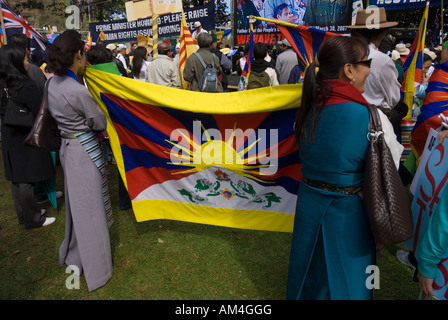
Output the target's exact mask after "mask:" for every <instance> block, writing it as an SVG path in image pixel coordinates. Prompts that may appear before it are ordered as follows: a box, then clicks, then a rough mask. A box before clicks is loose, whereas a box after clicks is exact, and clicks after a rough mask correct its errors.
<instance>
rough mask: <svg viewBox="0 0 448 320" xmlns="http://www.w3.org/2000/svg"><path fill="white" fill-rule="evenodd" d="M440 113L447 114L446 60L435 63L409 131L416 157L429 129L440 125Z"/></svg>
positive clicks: (447, 66) (447, 68)
mask: <svg viewBox="0 0 448 320" xmlns="http://www.w3.org/2000/svg"><path fill="white" fill-rule="evenodd" d="M441 113H443V114H444V115H445V116H448V62H445V63H439V64H437V65H436V67H435V69H434V71H433V73H432V75H431V78H430V79H429V84H428V88H426V96H425V99H424V100H423V103H422V107H421V108H420V114H419V115H418V117H417V122H416V123H415V125H414V128H413V130H412V132H411V147H412V151H413V153H414V156H415V157H416V158H417V159H418V158H420V156H421V155H422V152H423V149H424V147H425V143H426V138H427V137H428V133H429V131H430V129H431V128H433V129H435V130H437V129H438V128H439V127H440V126H441V125H442V120H440V119H439V118H438V115H439V114H441Z"/></svg>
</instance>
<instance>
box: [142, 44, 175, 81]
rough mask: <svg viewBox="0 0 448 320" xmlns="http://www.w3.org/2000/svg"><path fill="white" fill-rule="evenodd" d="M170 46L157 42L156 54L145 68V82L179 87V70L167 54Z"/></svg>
mask: <svg viewBox="0 0 448 320" xmlns="http://www.w3.org/2000/svg"><path fill="white" fill-rule="evenodd" d="M170 50H171V46H170V45H168V44H167V43H165V42H159V44H158V55H157V58H155V59H154V60H153V61H152V62H151V63H150V64H149V65H148V67H147V68H146V82H149V83H154V84H158V85H162V86H166V87H173V88H180V87H181V82H180V77H179V70H178V69H177V68H176V65H175V63H174V62H173V59H172V58H171V57H170V56H169V54H170V53H171V52H170Z"/></svg>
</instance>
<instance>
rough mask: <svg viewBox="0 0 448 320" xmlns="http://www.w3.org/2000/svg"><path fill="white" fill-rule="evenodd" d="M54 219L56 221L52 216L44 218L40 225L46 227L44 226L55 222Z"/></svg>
mask: <svg viewBox="0 0 448 320" xmlns="http://www.w3.org/2000/svg"><path fill="white" fill-rule="evenodd" d="M55 221H56V218H53V217H50V218H45V222H44V224H43V225H42V227H46V226H48V225H50V224H52V223H53V222H55Z"/></svg>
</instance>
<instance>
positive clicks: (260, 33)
mask: <svg viewBox="0 0 448 320" xmlns="http://www.w3.org/2000/svg"><path fill="white" fill-rule="evenodd" d="M352 6H353V1H352V0H336V1H329V0H323V1H310V0H265V1H262V0H234V7H235V8H236V14H235V23H234V25H235V26H236V40H235V42H236V44H245V43H248V42H249V34H250V30H249V18H248V17H249V16H255V17H261V18H264V19H268V20H278V21H282V22H287V23H290V24H294V25H303V26H311V27H314V28H318V29H320V30H322V31H329V32H345V31H346V28H345V26H348V25H351V24H352V14H353V7H352ZM268 20H264V21H263V20H257V22H256V23H254V25H253V28H254V42H263V43H267V44H275V43H276V42H277V41H280V40H281V39H283V35H282V33H281V32H280V31H279V30H278V28H277V27H276V25H275V24H274V23H272V22H270V21H268Z"/></svg>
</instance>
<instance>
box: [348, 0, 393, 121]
mask: <svg viewBox="0 0 448 320" xmlns="http://www.w3.org/2000/svg"><path fill="white" fill-rule="evenodd" d="M377 10H379V14H380V19H379V21H383V22H382V23H378V24H374V25H372V24H371V22H375V20H373V21H372V19H370V15H371V12H370V10H359V11H358V13H357V16H356V22H355V24H354V25H352V26H347V28H348V29H351V35H352V36H359V37H363V38H364V39H366V40H367V42H369V43H370V44H369V49H370V52H369V56H368V59H372V64H371V66H370V75H369V76H368V77H367V80H366V84H365V86H366V91H365V92H364V93H363V96H364V98H365V99H366V100H367V102H369V103H370V104H374V105H376V106H378V107H380V109H381V110H383V112H385V113H386V114H387V113H390V112H391V111H392V109H393V108H394V107H395V106H396V105H397V104H398V102H399V101H400V88H401V84H400V82H398V71H397V68H396V67H395V63H394V62H393V61H392V59H391V58H390V57H389V56H388V55H387V54H385V53H382V52H381V51H379V50H378V47H379V45H380V43H381V40H382V39H383V38H384V35H385V34H386V31H387V28H390V27H393V26H396V25H397V24H398V23H397V22H387V19H386V11H385V9H384V8H383V7H380V8H377Z"/></svg>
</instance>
